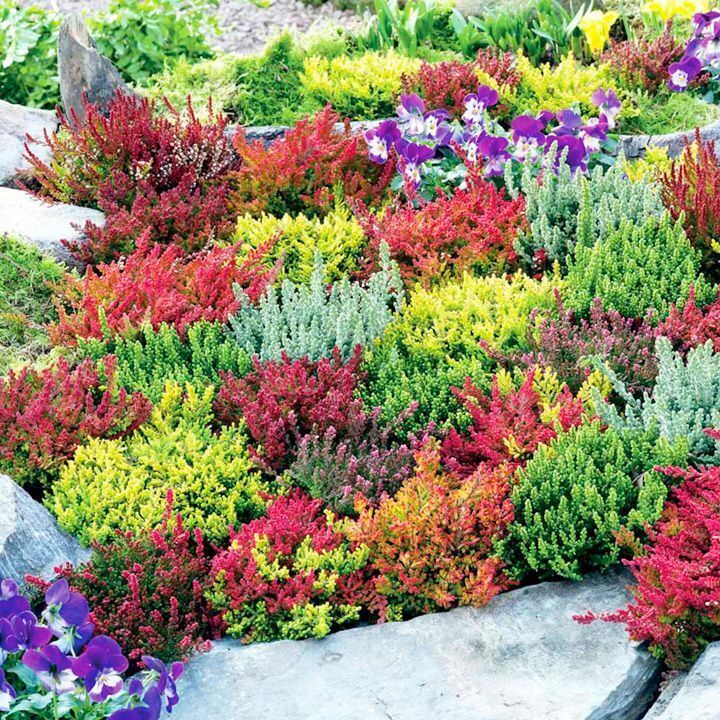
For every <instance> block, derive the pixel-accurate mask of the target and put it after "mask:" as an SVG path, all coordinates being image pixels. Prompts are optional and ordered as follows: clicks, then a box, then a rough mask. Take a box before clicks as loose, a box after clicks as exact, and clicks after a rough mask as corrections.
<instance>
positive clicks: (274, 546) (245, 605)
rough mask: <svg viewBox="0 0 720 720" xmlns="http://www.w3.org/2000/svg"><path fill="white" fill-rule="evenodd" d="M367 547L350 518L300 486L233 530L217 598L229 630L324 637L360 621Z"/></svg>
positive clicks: (217, 569)
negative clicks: (351, 530)
mask: <svg viewBox="0 0 720 720" xmlns="http://www.w3.org/2000/svg"><path fill="white" fill-rule="evenodd" d="M366 564H367V549H366V548H363V547H351V545H350V543H349V542H348V540H347V538H346V537H345V535H344V533H343V524H342V523H339V522H337V521H335V520H334V518H333V517H332V515H331V514H326V513H324V512H323V510H322V503H321V502H320V501H319V500H313V499H312V498H310V497H308V496H307V495H305V494H304V493H301V492H299V491H296V492H294V493H292V494H290V495H286V496H280V497H278V498H277V499H276V500H275V501H274V502H273V503H272V504H271V505H270V506H269V507H268V510H267V514H266V515H265V517H262V518H260V519H258V520H253V521H252V522H249V523H247V524H246V525H243V526H242V527H241V528H240V529H239V530H237V531H235V532H232V533H231V535H230V546H229V548H228V549H227V550H226V551H224V552H221V553H220V554H219V555H218V556H217V558H215V561H214V563H213V577H214V580H215V587H214V590H213V593H212V600H213V603H214V604H215V607H217V608H220V609H222V610H223V618H224V620H225V622H226V624H227V626H228V633H229V634H230V635H232V636H233V637H238V638H241V639H242V640H243V641H244V642H253V641H267V640H275V639H278V638H288V639H300V638H305V637H323V636H324V635H327V634H328V633H329V632H330V631H331V630H333V629H335V628H337V627H338V626H342V625H344V624H347V623H349V622H352V621H355V620H357V619H359V617H360V612H361V601H362V598H363V594H364V593H365V592H366V590H367V582H366V580H365V571H364V567H365V565H366Z"/></svg>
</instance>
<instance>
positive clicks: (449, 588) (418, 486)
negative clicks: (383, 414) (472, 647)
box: [348, 443, 513, 620]
mask: <svg viewBox="0 0 720 720" xmlns="http://www.w3.org/2000/svg"><path fill="white" fill-rule="evenodd" d="M512 473H513V470H512V468H509V467H508V466H500V467H498V468H495V469H488V468H483V467H481V468H479V469H478V470H477V472H476V473H475V474H474V475H472V476H470V477H468V478H466V479H464V480H460V479H459V478H457V477H455V476H454V475H452V474H448V473H444V472H443V471H442V470H441V468H440V453H439V449H438V448H437V446H436V445H435V444H433V443H430V444H429V445H427V446H426V447H425V448H424V449H423V450H422V451H421V452H419V453H418V456H417V467H416V470H415V473H414V475H413V477H412V478H410V480H408V481H406V483H405V484H404V485H403V487H402V488H401V489H400V491H399V492H398V493H397V495H396V496H395V497H394V498H388V499H386V500H384V501H383V502H382V503H381V504H380V506H379V507H377V508H373V507H371V506H368V505H366V504H364V503H362V502H361V503H360V504H359V507H358V510H359V512H360V515H359V517H358V519H357V520H355V521H352V522H351V523H350V525H349V530H348V532H349V535H350V537H351V539H352V540H353V541H354V542H359V543H362V544H363V545H366V546H367V547H368V549H369V558H370V567H369V569H370V572H371V574H372V582H373V593H372V594H371V595H370V601H371V603H372V605H371V610H372V611H373V613H376V614H378V615H379V617H380V619H382V620H402V619H407V618H409V617H413V616H414V615H420V614H422V613H427V612H434V611H437V610H441V609H447V608H451V607H455V606H458V605H474V606H479V605H484V604H485V603H487V602H488V601H489V600H491V599H492V598H493V597H494V596H495V595H497V594H498V593H499V592H502V591H503V590H506V589H508V587H509V586H510V583H509V582H508V580H507V578H506V577H505V575H504V573H503V566H502V563H501V562H500V561H499V560H498V559H497V558H496V557H493V542H494V541H495V539H496V538H498V537H501V536H502V535H503V534H504V533H505V529H506V527H507V524H508V523H509V522H510V521H511V520H512V514H513V509H512V504H511V503H510V500H509V495H510V490H511V478H512Z"/></svg>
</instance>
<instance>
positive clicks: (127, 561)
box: [33, 492, 222, 667]
mask: <svg viewBox="0 0 720 720" xmlns="http://www.w3.org/2000/svg"><path fill="white" fill-rule="evenodd" d="M172 504H173V498H172V493H171V492H169V493H168V507H167V511H166V514H165V518H164V520H163V523H162V525H161V526H160V527H159V528H157V529H155V530H152V531H150V532H149V533H148V534H147V535H133V533H131V532H128V533H121V532H119V531H118V534H117V537H116V538H115V540H113V541H112V542H109V543H107V544H105V545H100V544H94V545H93V546H92V550H93V554H92V558H91V560H90V561H89V562H88V563H87V564H85V565H81V566H79V567H78V568H73V567H72V566H67V567H64V568H62V569H60V574H61V576H62V577H64V578H66V579H67V581H68V583H69V584H70V587H71V589H72V590H75V591H76V592H79V593H81V594H83V595H84V596H85V597H86V598H87V599H88V602H89V603H90V607H91V608H92V610H91V612H90V622H93V623H94V624H95V632H96V633H101V634H103V635H109V636H110V637H111V638H113V640H115V641H116V642H117V643H118V644H119V645H120V647H121V648H122V649H123V653H124V654H125V655H126V657H127V658H128V659H129V660H130V661H131V662H132V663H133V665H134V666H135V667H137V666H138V665H140V664H141V660H140V658H141V657H142V656H143V655H151V656H153V657H156V658H158V659H160V660H163V661H165V662H171V661H173V660H185V659H187V658H189V657H190V656H191V655H192V654H193V653H194V652H195V651H198V650H199V651H202V650H206V649H208V647H209V642H208V641H209V640H210V639H214V638H217V637H219V636H220V630H221V629H222V620H221V618H220V616H219V615H218V613H217V612H215V611H214V610H213V608H212V606H211V604H210V602H209V601H208V600H207V599H206V597H205V596H206V593H207V592H208V590H209V589H210V587H211V584H212V581H211V577H210V570H211V567H212V550H213V549H212V548H209V547H207V546H206V544H205V542H204V540H203V536H202V533H201V532H200V530H198V529H196V530H195V531H190V530H186V529H185V528H184V527H183V523H182V518H181V517H180V516H179V515H177V516H173V513H172ZM41 583H42V581H39V582H38V581H35V582H34V583H33V584H35V585H36V586H41V587H42V585H41Z"/></svg>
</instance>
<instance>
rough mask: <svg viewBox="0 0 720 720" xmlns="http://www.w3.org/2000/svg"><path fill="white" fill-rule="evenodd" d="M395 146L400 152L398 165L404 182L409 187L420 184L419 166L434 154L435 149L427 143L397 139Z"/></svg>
mask: <svg viewBox="0 0 720 720" xmlns="http://www.w3.org/2000/svg"><path fill="white" fill-rule="evenodd" d="M395 147H396V148H397V151H398V152H399V153H400V167H401V170H402V173H403V177H404V178H405V182H406V183H407V184H408V185H410V186H411V187H417V186H418V185H420V180H421V176H420V168H421V167H422V164H423V163H424V162H425V161H426V160H430V159H431V158H432V157H434V156H435V149H434V148H431V147H428V146H427V145H418V144H417V143H412V142H408V141H407V140H404V139H403V140H399V141H398V142H397V143H396V145H395Z"/></svg>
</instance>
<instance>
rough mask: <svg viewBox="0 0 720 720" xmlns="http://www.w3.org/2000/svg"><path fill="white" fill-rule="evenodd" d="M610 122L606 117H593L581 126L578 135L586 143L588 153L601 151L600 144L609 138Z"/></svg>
mask: <svg viewBox="0 0 720 720" xmlns="http://www.w3.org/2000/svg"><path fill="white" fill-rule="evenodd" d="M607 133H608V124H607V121H606V120H605V118H604V117H602V118H592V119H591V120H588V122H587V125H585V126H584V127H583V128H581V130H580V132H579V133H578V137H579V138H580V139H581V140H582V141H583V143H585V150H586V151H587V152H588V153H596V152H600V145H601V144H602V143H603V142H605V140H607Z"/></svg>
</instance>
